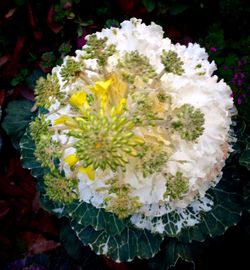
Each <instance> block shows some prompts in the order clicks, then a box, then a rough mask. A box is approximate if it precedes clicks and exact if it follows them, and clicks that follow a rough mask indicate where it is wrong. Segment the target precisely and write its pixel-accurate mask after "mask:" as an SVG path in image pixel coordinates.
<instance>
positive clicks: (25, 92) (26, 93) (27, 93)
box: [16, 85, 35, 101]
mask: <svg viewBox="0 0 250 270" xmlns="http://www.w3.org/2000/svg"><path fill="white" fill-rule="evenodd" d="M16 91H18V92H19V93H20V94H21V96H22V97H24V98H26V99H28V100H31V101H34V100H35V96H34V92H33V91H32V90H30V89H29V88H28V87H27V86H24V85H19V86H17V87H16Z"/></svg>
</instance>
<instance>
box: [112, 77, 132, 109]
mask: <svg viewBox="0 0 250 270" xmlns="http://www.w3.org/2000/svg"><path fill="white" fill-rule="evenodd" d="M110 80H112V85H110V88H109V96H110V99H111V100H112V103H113V104H114V105H117V104H118V103H119V101H120V100H121V99H122V98H124V97H126V95H127V92H128V83H127V82H125V81H123V80H122V79H121V78H120V77H119V76H118V75H117V74H116V73H112V75H111V76H110Z"/></svg>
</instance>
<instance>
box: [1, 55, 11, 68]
mask: <svg viewBox="0 0 250 270" xmlns="http://www.w3.org/2000/svg"><path fill="white" fill-rule="evenodd" d="M9 60H10V56H9V55H4V56H2V57H0V67H1V66H3V65H4V64H6V63H7V62H8V61H9Z"/></svg>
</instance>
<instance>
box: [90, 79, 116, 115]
mask: <svg viewBox="0 0 250 270" xmlns="http://www.w3.org/2000/svg"><path fill="white" fill-rule="evenodd" d="M111 84H112V80H111V79H109V80H106V81H97V82H96V83H95V86H94V87H92V86H87V88H88V89H89V90H91V91H92V92H94V93H95V94H96V96H97V98H98V99H99V101H100V106H101V109H102V110H104V111H106V110H107V105H108V100H109V93H108V88H109V87H110V85H111Z"/></svg>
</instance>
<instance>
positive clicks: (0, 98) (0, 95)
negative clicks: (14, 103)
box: [0, 90, 6, 106]
mask: <svg viewBox="0 0 250 270" xmlns="http://www.w3.org/2000/svg"><path fill="white" fill-rule="evenodd" d="M5 94H6V92H5V91H4V90H0V106H2V105H3V103H4V99H5Z"/></svg>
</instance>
